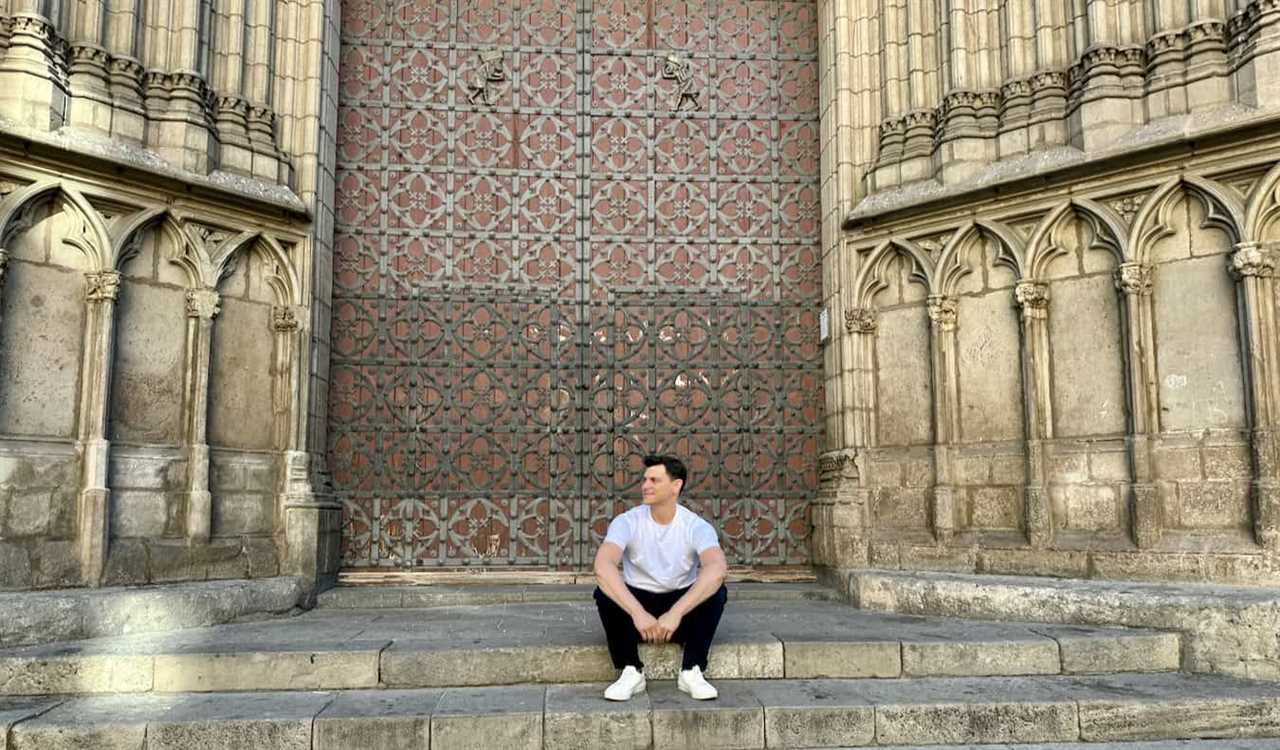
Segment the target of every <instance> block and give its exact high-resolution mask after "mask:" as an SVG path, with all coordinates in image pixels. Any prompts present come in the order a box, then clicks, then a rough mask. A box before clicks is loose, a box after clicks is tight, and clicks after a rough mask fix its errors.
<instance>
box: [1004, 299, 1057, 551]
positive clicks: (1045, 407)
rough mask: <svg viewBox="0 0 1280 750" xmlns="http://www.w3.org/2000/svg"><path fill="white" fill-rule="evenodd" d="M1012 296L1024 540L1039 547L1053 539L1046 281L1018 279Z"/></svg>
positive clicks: (1050, 401) (1051, 407)
mask: <svg viewBox="0 0 1280 750" xmlns="http://www.w3.org/2000/svg"><path fill="white" fill-rule="evenodd" d="M1013 293H1014V298H1015V299H1016V300H1017V302H1018V308H1019V309H1020V310H1021V312H1022V316H1021V320H1022V388H1023V397H1022V401H1023V404H1024V406H1025V409H1026V420H1027V487H1026V507H1025V512H1026V519H1027V541H1029V542H1030V543H1031V545H1032V546H1033V547H1043V546H1045V545H1047V544H1049V542H1050V541H1052V539H1053V518H1052V514H1051V513H1050V512H1049V498H1048V495H1047V493H1046V492H1045V484H1046V482H1045V455H1044V441H1045V440H1050V439H1052V438H1053V399H1052V397H1051V392H1050V378H1049V285H1048V284H1046V283H1044V282H1043V281H1019V282H1018V285H1017V286H1016V287H1015V288H1014V292H1013Z"/></svg>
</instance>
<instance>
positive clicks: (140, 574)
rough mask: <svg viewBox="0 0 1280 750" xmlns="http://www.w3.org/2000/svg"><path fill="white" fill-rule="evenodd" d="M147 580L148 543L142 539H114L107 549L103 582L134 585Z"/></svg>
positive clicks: (115, 584)
mask: <svg viewBox="0 0 1280 750" xmlns="http://www.w3.org/2000/svg"><path fill="white" fill-rule="evenodd" d="M146 582H147V544H146V542H144V541H142V540H141V539H113V540H111V547H110V548H108V549H107V567H106V569H105V571H104V572H103V583H104V584H105V585H107V586H132V585H136V584H141V583H146Z"/></svg>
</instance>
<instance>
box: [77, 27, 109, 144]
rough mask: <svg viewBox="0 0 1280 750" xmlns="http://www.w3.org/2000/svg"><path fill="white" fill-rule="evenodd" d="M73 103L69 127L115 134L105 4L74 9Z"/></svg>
mask: <svg viewBox="0 0 1280 750" xmlns="http://www.w3.org/2000/svg"><path fill="white" fill-rule="evenodd" d="M71 9H72V10H71V12H72V21H71V34H70V37H71V40H70V41H71V43H70V46H69V52H70V58H71V65H70V74H69V75H68V87H69V88H70V90H71V102H70V106H69V108H68V112H67V124H68V125H72V126H75V127H80V128H85V129H87V130H92V131H96V132H98V133H100V134H103V135H107V134H110V133H111V119H112V112H111V91H110V80H111V74H110V70H109V67H110V56H109V55H108V54H107V49H106V47H103V46H102V44H101V40H102V36H103V35H102V30H103V21H104V18H103V12H104V11H105V7H104V4H103V3H101V2H96V3H74V4H72V6H71Z"/></svg>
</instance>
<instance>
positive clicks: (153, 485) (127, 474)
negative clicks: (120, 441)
mask: <svg viewBox="0 0 1280 750" xmlns="http://www.w3.org/2000/svg"><path fill="white" fill-rule="evenodd" d="M174 464H178V465H180V466H182V467H185V466H186V462H185V461H181V460H179V459H176V458H172V457H169V456H140V455H132V456H130V455H120V454H119V450H117V451H116V452H114V453H113V454H112V456H111V467H110V470H109V471H110V479H109V480H108V481H109V482H110V486H111V487H114V488H116V489H117V491H118V490H120V489H133V490H163V489H173V488H174V487H175V484H177V482H175V479H179V478H178V477H175V476H174V474H173V465H174Z"/></svg>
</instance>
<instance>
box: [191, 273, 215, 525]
mask: <svg viewBox="0 0 1280 750" xmlns="http://www.w3.org/2000/svg"><path fill="white" fill-rule="evenodd" d="M219 301H220V298H219V296H218V293H217V292H216V291H214V290H213V289H188V290H187V346H186V362H185V363H184V370H185V373H186V375H185V378H184V385H185V389H186V393H185V397H184V399H183V401H184V408H183V419H184V422H185V430H184V432H185V434H184V435H183V441H184V442H185V443H186V445H185V450H186V454H187V541H189V542H191V543H200V542H208V541H209V534H210V532H211V531H212V528H213V496H212V495H211V494H210V492H209V444H208V442H207V440H208V427H209V347H210V345H211V344H212V342H213V319H214V317H216V316H217V314H218V312H219V309H220V308H219Z"/></svg>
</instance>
